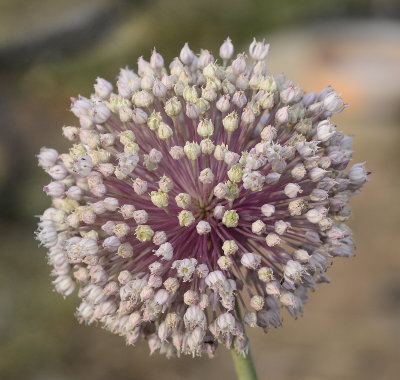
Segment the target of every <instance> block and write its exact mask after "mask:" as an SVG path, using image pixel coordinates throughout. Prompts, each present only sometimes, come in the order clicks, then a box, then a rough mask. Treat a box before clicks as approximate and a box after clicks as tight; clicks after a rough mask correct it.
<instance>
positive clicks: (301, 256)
mask: <svg viewBox="0 0 400 380" xmlns="http://www.w3.org/2000/svg"><path fill="white" fill-rule="evenodd" d="M294 258H295V259H296V260H298V261H300V262H301V263H306V262H308V261H309V260H310V258H311V256H310V255H309V254H308V252H307V251H306V250H304V249H298V250H297V251H295V253H294Z"/></svg>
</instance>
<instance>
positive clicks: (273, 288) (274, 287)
mask: <svg viewBox="0 0 400 380" xmlns="http://www.w3.org/2000/svg"><path fill="white" fill-rule="evenodd" d="M265 291H266V292H267V294H268V295H270V296H274V297H278V296H279V294H280V293H281V292H280V286H279V283H278V282H277V281H270V282H267V284H266V285H265Z"/></svg>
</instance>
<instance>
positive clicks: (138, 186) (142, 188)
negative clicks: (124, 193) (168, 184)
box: [132, 177, 147, 195]
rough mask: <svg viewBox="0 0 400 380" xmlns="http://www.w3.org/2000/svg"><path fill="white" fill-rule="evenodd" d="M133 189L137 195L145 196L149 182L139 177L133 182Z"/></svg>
mask: <svg viewBox="0 0 400 380" xmlns="http://www.w3.org/2000/svg"><path fill="white" fill-rule="evenodd" d="M132 187H133V190H134V191H135V193H136V194H138V195H143V194H144V193H145V192H146V191H147V181H143V180H142V179H140V178H139V177H138V178H136V179H135V180H134V181H133V184H132Z"/></svg>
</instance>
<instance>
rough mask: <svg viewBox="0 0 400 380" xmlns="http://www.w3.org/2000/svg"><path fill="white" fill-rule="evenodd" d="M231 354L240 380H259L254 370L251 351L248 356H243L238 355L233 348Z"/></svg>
mask: <svg viewBox="0 0 400 380" xmlns="http://www.w3.org/2000/svg"><path fill="white" fill-rule="evenodd" d="M231 354H232V359H233V363H234V364H235V369H236V374H237V378H238V380H257V373H256V369H255V368H254V363H253V358H252V357H251V352H250V349H249V352H248V353H247V355H246V356H243V355H240V354H238V353H237V352H236V351H235V349H234V348H231Z"/></svg>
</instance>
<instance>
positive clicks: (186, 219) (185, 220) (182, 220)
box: [178, 210, 195, 227]
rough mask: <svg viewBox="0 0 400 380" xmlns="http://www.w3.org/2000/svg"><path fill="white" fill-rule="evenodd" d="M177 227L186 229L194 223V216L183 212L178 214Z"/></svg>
mask: <svg viewBox="0 0 400 380" xmlns="http://www.w3.org/2000/svg"><path fill="white" fill-rule="evenodd" d="M178 220H179V225H180V226H183V227H188V226H190V225H191V224H192V223H193V222H194V220H195V219H194V216H193V214H192V213H191V212H190V211H187V210H183V211H181V212H180V213H179V214H178Z"/></svg>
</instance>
